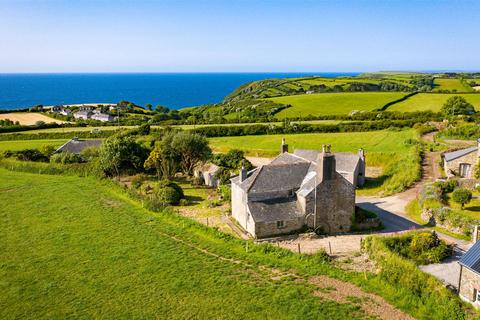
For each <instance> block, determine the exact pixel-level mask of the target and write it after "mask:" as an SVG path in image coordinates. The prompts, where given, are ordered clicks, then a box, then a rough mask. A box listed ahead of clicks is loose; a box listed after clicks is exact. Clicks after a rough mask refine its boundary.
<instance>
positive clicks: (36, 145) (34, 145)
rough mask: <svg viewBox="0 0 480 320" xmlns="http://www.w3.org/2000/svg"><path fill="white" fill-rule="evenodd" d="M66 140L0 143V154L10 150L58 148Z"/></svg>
mask: <svg viewBox="0 0 480 320" xmlns="http://www.w3.org/2000/svg"><path fill="white" fill-rule="evenodd" d="M67 141H68V139H43V140H12V141H8V140H7V141H0V152H3V151H6V150H11V151H18V150H24V149H40V148H42V147H44V146H54V147H60V146H61V145H62V144H64V143H65V142H67Z"/></svg>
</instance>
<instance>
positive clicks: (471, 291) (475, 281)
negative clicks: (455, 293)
mask: <svg viewBox="0 0 480 320" xmlns="http://www.w3.org/2000/svg"><path fill="white" fill-rule="evenodd" d="M475 291H479V292H480V275H478V274H477V273H475V272H473V271H472V270H470V269H468V268H466V267H462V278H461V280H460V292H459V293H460V296H462V297H463V298H464V299H466V300H468V301H470V302H474V301H475V300H476V297H475Z"/></svg>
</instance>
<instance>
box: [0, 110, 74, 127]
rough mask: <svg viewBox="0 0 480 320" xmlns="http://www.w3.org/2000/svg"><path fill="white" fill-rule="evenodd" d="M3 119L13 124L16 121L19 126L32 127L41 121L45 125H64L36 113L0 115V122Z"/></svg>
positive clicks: (59, 121)
mask: <svg viewBox="0 0 480 320" xmlns="http://www.w3.org/2000/svg"><path fill="white" fill-rule="evenodd" d="M5 119H9V120H12V121H13V122H17V121H18V122H20V124H21V125H33V124H35V123H36V122H37V121H43V122H45V123H52V122H54V123H65V121H61V120H57V119H54V118H50V117H47V116H45V115H43V114H40V113H37V112H12V113H0V120H5Z"/></svg>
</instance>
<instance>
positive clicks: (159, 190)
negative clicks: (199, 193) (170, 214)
mask: <svg viewBox="0 0 480 320" xmlns="http://www.w3.org/2000/svg"><path fill="white" fill-rule="evenodd" d="M147 192H148V191H147ZM182 198H184V194H183V190H182V188H181V187H180V186H179V185H178V184H176V183H174V182H171V181H168V180H163V181H160V182H159V183H157V184H155V185H154V186H153V188H152V189H151V191H150V192H149V197H148V201H147V202H148V207H149V208H150V209H151V210H154V211H158V210H161V209H162V208H164V207H166V206H169V205H178V204H179V203H180V199H182Z"/></svg>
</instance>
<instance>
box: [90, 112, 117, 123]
mask: <svg viewBox="0 0 480 320" xmlns="http://www.w3.org/2000/svg"><path fill="white" fill-rule="evenodd" d="M90 119H92V120H98V121H102V122H112V121H113V120H114V118H113V117H112V116H111V115H109V114H108V113H101V112H100V113H94V114H93V115H92V116H91V117H90Z"/></svg>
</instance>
